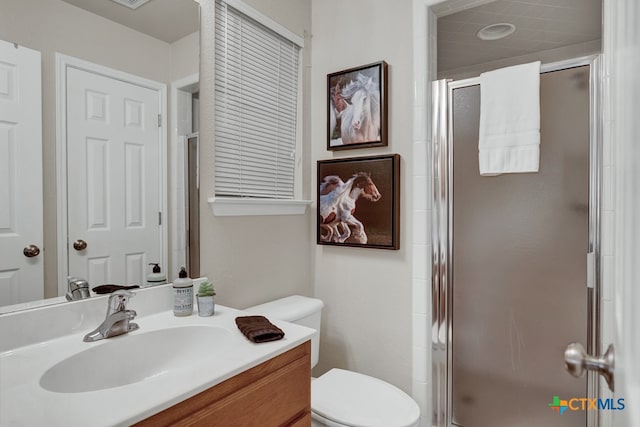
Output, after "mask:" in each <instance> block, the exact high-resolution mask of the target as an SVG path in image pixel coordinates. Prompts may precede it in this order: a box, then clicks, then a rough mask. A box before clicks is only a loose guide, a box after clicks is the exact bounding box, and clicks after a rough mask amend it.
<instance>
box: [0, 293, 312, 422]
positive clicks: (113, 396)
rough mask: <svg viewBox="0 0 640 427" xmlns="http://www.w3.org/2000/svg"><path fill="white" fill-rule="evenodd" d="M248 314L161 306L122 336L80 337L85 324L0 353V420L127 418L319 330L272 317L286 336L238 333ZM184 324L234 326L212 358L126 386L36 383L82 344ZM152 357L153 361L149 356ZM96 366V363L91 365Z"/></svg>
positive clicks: (133, 419) (154, 410)
mask: <svg viewBox="0 0 640 427" xmlns="http://www.w3.org/2000/svg"><path fill="white" fill-rule="evenodd" d="M139 314H140V313H139ZM246 314H248V313H246V312H243V311H239V310H235V309H232V308H228V307H224V306H220V305H216V314H215V315H214V316H212V317H199V316H198V315H197V314H196V313H194V314H193V315H192V316H187V317H175V316H174V315H173V313H172V311H162V312H159V313H155V314H151V315H148V316H142V315H140V316H138V317H136V319H135V320H134V321H135V322H136V323H138V324H139V325H140V329H139V330H137V331H133V332H130V333H129V334H125V335H121V336H119V337H113V338H109V339H107V340H102V341H98V342H95V343H85V342H83V341H82V338H83V337H84V335H85V334H86V333H87V332H89V330H83V331H81V332H78V333H73V334H70V335H65V336H61V337H57V338H54V339H51V340H48V341H44V342H40V343H34V344H30V345H26V346H22V347H18V348H15V349H12V350H8V351H5V352H3V353H0V425H1V426H12V427H13V426H29V427H33V426H45V425H46V426H65V427H70V426H82V427H85V426H88V425H91V426H118V425H130V424H133V423H135V422H138V421H141V420H143V419H145V418H147V417H149V416H151V415H153V414H155V413H157V412H160V411H162V410H164V409H166V408H168V407H170V406H173V405H174V404H176V403H178V402H181V401H183V400H185V399H187V398H189V397H191V396H193V395H195V394H197V393H199V392H201V391H203V390H206V389H208V388H210V387H212V386H214V385H216V384H219V383H221V382H222V381H224V380H226V379H228V378H231V377H233V376H235V375H237V374H239V373H241V372H243V371H245V370H247V369H249V368H252V367H254V366H257V365H259V364H260V363H262V362H264V361H266V360H269V359H271V358H273V357H275V356H277V355H279V354H281V353H284V352H286V351H287V350H290V349H292V348H294V347H296V346H297V345H299V344H301V343H303V342H305V341H307V340H309V339H311V337H313V336H314V335H315V334H316V333H317V332H316V331H314V330H313V329H309V328H305V327H302V326H299V325H294V324H291V323H287V322H281V321H277V320H275V319H270V320H271V321H272V322H273V323H274V324H276V325H277V326H278V327H279V328H281V329H282V330H283V331H284V332H285V337H284V338H283V339H282V340H279V341H273V342H268V343H261V344H254V343H252V342H250V341H249V340H247V339H246V338H245V337H244V335H242V334H241V333H240V331H239V330H238V328H237V327H236V325H235V322H234V319H235V317H236V316H242V315H246ZM188 325H211V326H217V327H220V328H224V329H226V330H228V331H229V333H230V334H231V343H230V345H229V346H228V347H227V348H226V350H225V351H223V352H220V353H218V354H213V355H212V356H211V360H210V363H207V365H206V366H204V367H203V366H202V365H200V366H190V364H189V360H184V367H183V368H182V367H181V368H180V369H179V370H169V371H164V372H162V373H161V374H159V375H157V376H153V377H151V378H146V379H144V380H142V381H139V382H136V383H133V384H128V385H125V386H119V387H113V388H109V389H105V390H98V391H90V392H82V393H57V392H52V391H48V390H45V389H44V388H42V387H41V386H40V384H39V381H40V378H41V377H42V375H43V374H44V373H45V372H46V371H47V370H48V369H49V368H51V367H52V366H54V365H56V364H57V363H59V362H61V361H63V360H65V359H67V358H68V357H70V356H72V355H74V354H77V353H79V352H82V351H84V350H86V349H90V348H92V347H95V346H99V345H104V344H105V343H107V342H109V343H116V342H118V340H126V339H132V338H133V339H135V335H136V334H142V333H145V332H148V331H154V330H162V329H167V328H173V327H179V326H188ZM95 326H97V324H96V325H95ZM44 327H46V325H44ZM16 333H19V332H18V331H16ZM163 357H167V355H163V354H157V355H154V358H163ZM149 362H150V363H153V361H152V360H150V361H149ZM112 363H116V364H126V363H127V354H122V355H121V358H120V359H118V360H113V361H112ZM192 365H193V364H192ZM100 368H101V367H100V366H95V369H100Z"/></svg>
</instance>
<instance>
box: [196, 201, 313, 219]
mask: <svg viewBox="0 0 640 427" xmlns="http://www.w3.org/2000/svg"><path fill="white" fill-rule="evenodd" d="M208 202H209V206H210V207H211V211H212V212H213V214H214V215H215V216H256V215H304V213H305V212H306V210H307V206H308V205H310V204H311V200H289V199H251V198H235V197H209V199H208Z"/></svg>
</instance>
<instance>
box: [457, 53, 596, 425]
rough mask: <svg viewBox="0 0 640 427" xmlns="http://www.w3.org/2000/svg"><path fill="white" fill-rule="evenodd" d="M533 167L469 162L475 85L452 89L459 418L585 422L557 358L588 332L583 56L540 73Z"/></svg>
mask: <svg viewBox="0 0 640 427" xmlns="http://www.w3.org/2000/svg"><path fill="white" fill-rule="evenodd" d="M540 86H541V87H540V98H541V101H540V102H541V108H540V110H541V145H540V152H541V155H540V170H539V172H538V173H525V174H503V175H499V176H495V177H483V176H480V174H479V172H478V126H479V118H480V87H479V86H478V85H474V86H468V87H460V88H458V89H453V94H452V99H451V101H452V109H451V110H450V111H452V122H451V123H452V126H453V139H452V142H451V146H450V149H452V150H453V151H452V153H453V162H452V171H451V172H450V173H451V175H450V177H451V178H452V182H451V184H450V185H451V190H452V191H451V193H450V197H451V200H452V205H450V206H451V211H450V212H451V217H450V221H452V240H451V242H452V247H451V248H452V251H451V255H452V257H451V267H452V277H451V280H452V281H451V286H452V289H451V291H452V293H451V298H452V302H451V310H452V311H451V313H452V321H451V327H452V329H451V331H452V335H451V337H452V338H451V343H450V345H451V349H452V353H451V359H450V363H451V371H450V372H451V375H452V379H451V383H450V384H451V400H452V402H451V411H452V418H451V420H452V422H453V423H454V425H460V426H465V427H495V426H517V427H539V426H545V427H553V426H563V427H564V426H567V427H569V426H571V427H584V426H585V425H586V422H587V421H586V420H587V411H574V410H564V411H562V412H563V413H562V414H560V411H559V410H554V409H552V407H551V406H550V404H553V402H554V396H558V398H559V399H561V400H566V399H570V398H572V397H578V398H583V397H586V396H587V380H586V376H585V377H582V378H579V379H578V378H573V377H572V376H570V375H569V374H568V373H567V372H566V371H565V368H564V361H563V353H564V350H565V348H566V346H567V344H568V343H570V342H574V341H579V342H582V343H586V342H587V341H588V340H587V330H588V326H587V325H588V322H589V319H588V312H589V310H588V290H587V289H588V288H587V252H588V251H589V226H590V223H589V212H590V211H589V203H590V193H589V182H590V139H589V132H590V125H589V123H590V116H589V108H590V107H589V105H590V100H589V97H590V91H589V66H588V65H587V66H582V67H576V68H570V69H564V70H560V71H554V72H548V73H544V74H542V75H541V79H540Z"/></svg>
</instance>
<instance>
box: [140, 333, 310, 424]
mask: <svg viewBox="0 0 640 427" xmlns="http://www.w3.org/2000/svg"><path fill="white" fill-rule="evenodd" d="M310 402H311V361H310V343H309V342H308V341H307V342H306V343H304V344H302V345H300V346H298V347H296V348H294V349H292V350H290V351H288V352H286V353H284V354H282V355H280V356H277V357H274V358H273V359H271V360H268V361H266V362H264V363H262V364H260V365H258V366H256V367H255V368H252V369H249V370H247V371H245V372H243V373H241V374H239V375H236V376H235V377H233V378H230V379H228V380H227V381H224V382H222V383H221V384H219V385H217V386H214V387H212V388H210V389H209V390H205V391H204V392H202V393H200V394H198V395H196V396H194V397H192V398H190V399H187V400H186V401H184V402H181V403H179V404H177V405H175V406H173V407H171V408H168V409H166V410H165V411H162V412H160V413H159V414H156V415H154V416H152V417H150V418H147V419H146V420H144V421H142V422H141V423H139V424H138V425H139V426H169V425H171V426H206V427H210V426H224V427H233V426H238V427H245V426H246V427H250V426H256V427H271V426H273V427H278V426H291V425H295V426H309V425H310V421H308V422H307V423H305V422H302V424H300V423H299V422H300V421H301V420H303V419H304V417H305V415H307V414H310V411H311V403H310ZM309 420H310V418H309Z"/></svg>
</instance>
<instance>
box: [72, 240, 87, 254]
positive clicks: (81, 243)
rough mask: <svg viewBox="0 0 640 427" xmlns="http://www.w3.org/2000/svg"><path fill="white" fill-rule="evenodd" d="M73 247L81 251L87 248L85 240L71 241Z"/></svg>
mask: <svg viewBox="0 0 640 427" xmlns="http://www.w3.org/2000/svg"><path fill="white" fill-rule="evenodd" d="M73 249H75V250H76V251H83V250H85V249H87V242H85V241H84V240H76V241H75V242H73Z"/></svg>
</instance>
